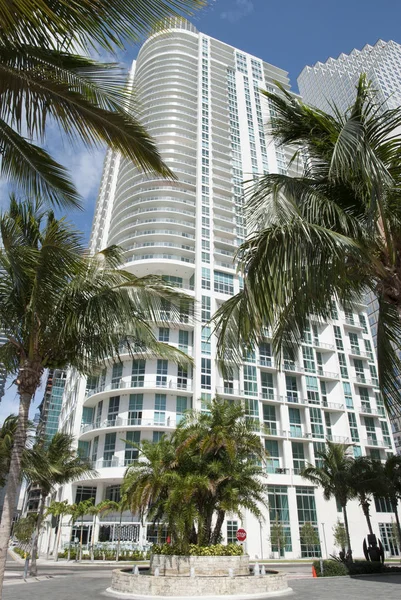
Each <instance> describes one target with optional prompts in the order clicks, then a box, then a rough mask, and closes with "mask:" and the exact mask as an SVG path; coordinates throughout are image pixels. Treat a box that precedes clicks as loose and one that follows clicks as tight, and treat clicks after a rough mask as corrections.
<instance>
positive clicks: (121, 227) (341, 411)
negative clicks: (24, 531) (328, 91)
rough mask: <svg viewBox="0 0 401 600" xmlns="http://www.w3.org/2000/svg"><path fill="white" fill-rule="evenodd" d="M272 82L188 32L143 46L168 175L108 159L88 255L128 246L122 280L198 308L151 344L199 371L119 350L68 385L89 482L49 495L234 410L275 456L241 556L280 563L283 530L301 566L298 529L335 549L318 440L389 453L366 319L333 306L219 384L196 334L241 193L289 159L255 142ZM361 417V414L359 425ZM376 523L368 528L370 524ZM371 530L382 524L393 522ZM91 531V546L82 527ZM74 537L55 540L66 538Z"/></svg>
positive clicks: (240, 55) (261, 70) (114, 486)
mask: <svg viewBox="0 0 401 600" xmlns="http://www.w3.org/2000/svg"><path fill="white" fill-rule="evenodd" d="M275 81H279V82H280V83H281V84H282V85H283V86H284V87H286V88H287V89H289V85H288V79H287V76H286V73H285V71H282V70H281V69H279V68H277V67H274V66H272V65H270V64H268V63H265V62H263V61H262V60H260V59H259V58H256V57H253V56H250V55H249V54H246V53H244V52H242V51H240V50H238V49H236V48H233V47H231V46H228V45H227V44H224V43H222V42H220V41H218V40H215V39H212V38H210V37H209V36H206V35H203V34H202V33H199V32H197V31H196V29H195V28H194V27H193V26H192V25H190V24H189V23H179V22H176V23H175V24H173V26H172V28H171V29H170V30H169V31H161V32H159V33H156V34H154V35H153V36H152V37H151V38H150V39H148V40H147V41H146V42H145V43H144V45H143V46H142V48H141V50H140V52H139V54H138V58H137V60H136V63H135V64H134V66H133V68H132V73H131V82H132V85H133V88H134V90H135V105H137V103H139V104H140V106H141V115H142V119H143V123H144V125H145V126H146V127H147V128H148V130H149V132H150V133H151V134H152V135H153V136H154V138H155V139H156V141H157V144H158V147H159V149H160V152H161V154H162V156H163V158H164V160H165V162H166V163H167V165H168V166H169V167H170V168H171V170H172V171H173V172H174V173H175V174H176V176H177V179H176V180H164V179H160V178H158V177H156V176H154V175H149V174H144V173H142V172H139V171H138V170H137V169H136V168H135V167H134V166H133V165H132V163H130V162H129V161H127V160H124V159H121V158H120V157H119V156H117V155H115V154H113V153H111V152H108V154H107V156H106V160H105V168H104V172H103V177H102V181H101V187H100V193H99V198H98V203H97V206H96V212H95V217H94V223H93V230H92V238H91V250H92V251H96V250H99V249H101V248H103V247H105V246H106V245H109V244H118V245H120V246H122V247H123V248H124V249H125V252H126V254H125V256H126V265H125V266H126V268H127V269H130V270H132V272H134V273H135V274H136V275H145V274H148V273H154V274H158V275H163V276H164V277H165V278H166V280H167V281H169V282H170V283H172V284H173V285H175V286H176V287H178V288H182V289H183V290H185V291H186V292H187V293H188V294H191V295H193V296H194V299H195V300H196V306H197V312H198V313H199V319H198V320H196V321H195V323H191V322H190V320H189V319H188V315H187V314H186V313H185V311H183V312H182V314H181V320H180V322H179V323H175V324H174V323H172V322H169V319H168V316H169V307H168V306H167V305H166V306H165V315H164V316H165V320H164V321H163V322H162V323H160V327H158V328H157V330H156V335H157V336H158V338H159V339H160V340H161V341H165V342H168V343H170V344H172V345H175V346H177V347H179V348H180V349H182V350H184V351H185V352H187V353H188V354H189V355H190V356H192V357H193V358H194V361H195V368H194V369H193V370H190V369H187V370H185V369H183V368H180V367H178V366H177V365H176V364H173V363H170V362H167V361H165V360H157V359H153V358H151V359H147V360H143V359H141V358H138V359H135V358H134V360H133V359H132V357H131V356H129V355H128V354H125V355H123V356H122V359H123V360H122V363H116V364H115V365H114V366H107V367H105V368H104V370H103V372H102V373H101V375H100V376H98V377H96V378H89V379H88V380H87V381H85V380H84V379H82V378H81V379H80V378H76V377H75V376H74V374H70V377H69V380H68V383H67V386H66V393H65V396H64V404H63V409H62V413H61V419H60V427H61V428H63V429H64V430H67V431H71V432H73V433H74V434H75V435H76V436H77V437H78V439H79V446H80V448H81V451H82V452H83V453H85V454H86V455H87V456H88V457H90V458H91V460H92V461H93V463H94V465H95V466H96V469H97V471H98V473H99V477H98V478H97V479H96V480H89V481H82V482H78V483H75V484H73V485H72V486H69V487H68V488H65V489H64V490H61V491H59V492H58V499H60V500H61V499H64V498H67V499H69V500H70V501H79V500H81V499H85V498H91V497H93V498H95V500H96V502H100V501H101V500H104V499H106V498H110V499H118V497H119V485H120V483H121V480H122V477H123V474H124V470H125V466H126V465H127V464H129V463H130V462H131V461H132V460H133V459H135V458H136V456H137V451H136V450H135V449H134V448H133V447H132V446H131V445H129V444H128V443H126V440H128V441H135V442H140V441H141V440H143V439H150V440H152V439H153V440H157V439H158V438H159V437H160V436H161V435H163V434H168V433H169V432H171V431H172V430H173V429H174V427H175V425H176V423H177V422H178V421H179V420H180V418H181V417H182V414H183V413H184V411H185V410H186V409H188V408H191V407H194V408H197V409H199V410H202V409H204V406H205V403H206V402H207V401H208V400H210V399H212V398H213V397H214V396H215V395H216V394H217V393H218V394H220V395H221V396H222V397H224V398H231V399H237V400H240V401H242V402H243V403H244V406H245V408H246V412H247V414H248V415H249V416H250V417H252V418H257V419H260V421H261V423H263V427H262V428H261V431H263V433H261V442H262V443H263V444H264V445H265V446H266V448H267V449H268V451H269V454H270V458H269V460H268V466H267V470H268V473H269V479H268V488H267V493H268V495H269V501H270V512H269V514H266V521H265V522H264V523H262V525H260V524H259V523H258V522H257V521H255V520H253V519H252V518H250V517H249V516H245V518H244V521H243V523H242V525H243V526H245V527H246V529H247V530H248V541H247V543H248V550H249V552H250V553H251V555H252V556H255V555H258V556H259V557H260V556H265V557H267V556H269V555H271V554H272V553H273V552H274V551H275V548H274V547H272V545H271V543H270V526H271V522H272V521H273V520H275V519H276V518H278V519H279V520H280V521H281V523H282V525H283V527H284V531H285V534H286V554H287V555H288V556H293V557H298V556H301V555H302V556H304V555H306V553H307V552H308V549H307V547H306V545H304V544H303V543H301V541H300V527H302V525H303V524H304V523H306V522H311V523H312V524H313V525H314V526H315V528H316V529H317V530H318V532H319V538H320V539H321V540H322V551H323V553H327V552H331V551H333V541H332V531H331V529H332V525H333V524H334V523H335V522H336V519H337V511H336V506H335V503H334V502H331V503H326V502H325V501H324V500H323V497H322V495H321V493H320V492H318V491H317V490H315V489H314V487H313V486H311V485H309V484H308V483H307V482H305V480H303V479H302V478H301V476H300V470H301V469H302V467H303V466H304V465H305V464H306V462H307V461H311V462H314V460H315V452H316V451H317V450H319V448H321V446H322V444H323V443H324V440H325V439H326V438H329V439H332V440H335V441H338V442H342V443H346V442H347V441H349V442H350V443H353V444H354V452H355V455H359V454H365V453H370V452H371V451H372V452H376V454H378V455H379V456H380V457H382V458H384V457H385V455H386V453H387V452H388V451H390V450H391V449H392V442H391V438H390V436H389V434H388V425H387V419H386V415H385V412H384V408H383V405H382V403H381V399H380V395H379V394H378V390H377V381H376V377H377V376H376V371H375V364H374V357H373V355H372V354H371V336H370V333H369V331H368V329H367V328H366V316H365V313H364V309H363V307H361V309H360V311H359V312H358V314H352V313H347V314H344V312H343V311H342V309H341V307H335V306H334V307H333V319H334V320H333V323H332V324H322V323H317V322H315V321H313V320H312V319H311V323H310V329H309V331H307V332H305V343H304V344H303V346H302V348H300V350H299V355H298V356H296V357H291V356H289V355H287V354H285V353H284V358H285V360H284V365H283V369H282V370H279V369H277V365H276V364H275V362H274V357H273V356H272V351H271V345H270V340H269V336H268V332H266V336H265V338H264V339H261V343H260V346H259V347H258V348H256V349H255V352H254V353H249V354H248V355H247V356H245V357H244V366H243V367H242V368H241V369H239V370H238V371H237V372H235V371H234V372H233V373H232V377H231V378H230V379H225V380H224V379H223V378H222V376H221V374H220V372H219V370H218V367H217V364H216V361H215V355H216V348H215V341H214V340H213V338H212V339H211V340H210V339H209V337H210V329H209V328H208V327H207V326H206V325H205V324H206V323H207V321H208V320H209V319H210V317H211V315H212V314H213V313H214V312H215V310H216V309H217V308H218V307H219V306H220V305H221V304H222V303H223V302H224V301H225V300H227V299H228V298H229V297H230V296H231V295H232V294H234V293H236V292H237V291H238V290H239V286H240V285H241V281H240V279H239V278H238V276H237V275H236V271H235V265H234V255H235V252H236V249H237V247H238V245H239V244H240V243H241V242H242V241H243V240H244V238H245V235H246V230H245V223H244V220H243V215H242V209H243V202H244V200H243V192H244V190H243V182H244V181H245V180H250V179H252V177H253V175H255V174H260V173H263V172H277V171H280V172H285V171H286V168H287V161H288V157H287V156H286V152H285V151H284V150H283V149H282V148H277V147H276V146H275V144H274V142H273V141H272V139H271V138H270V137H269V136H268V135H267V134H266V132H265V122H266V119H267V117H268V116H269V114H270V113H269V106H268V103H267V100H266V99H263V98H262V97H261V95H260V91H259V90H260V88H266V87H267V88H270V89H274V86H275V83H274V82H275ZM360 414H366V415H367V419H370V421H369V426H367V425H366V426H365V425H363V424H362V421H361V418H360ZM365 422H366V423H367V422H368V421H366V418H365ZM372 518H373V521H374V523H375V527H378V523H377V518H376V514H375V513H374V515H373V517H372ZM118 519H119V516H118V515H115V516H113V515H109V516H107V517H105V518H104V519H103V520H102V523H101V527H100V529H99V531H98V532H96V539H98V538H99V539H100V540H106V539H107V540H111V541H112V540H113V539H116V537H117V528H118V527H119V525H118ZM380 519H381V520H382V521H383V522H384V523H387V524H389V526H390V523H391V515H390V514H385V515H382V516H381V517H380ZM350 521H351V528H352V531H353V533H354V535H355V536H356V537H357V538H358V540H360V543H361V540H362V537H363V531H364V529H365V528H364V526H361V525H362V523H363V521H362V516H361V513H360V510H359V508H358V507H357V506H356V505H355V506H354V507H352V508H351V510H350ZM322 522H323V523H325V524H326V529H325V532H323V529H322V525H321V523H322ZM86 525H87V527H86V531H87V532H88V533H89V536H90V530H91V520H90V519H89V517H88V521H87V524H86ZM239 525H240V523H239V519H238V517H235V516H232V518H231V519H229V520H228V521H227V523H226V525H225V528H224V532H225V538H226V540H228V541H232V540H233V539H234V538H235V532H236V529H237V527H238V526H239ZM323 533H325V537H324V539H323ZM69 535H70V532H69V530H68V529H67V528H65V530H64V532H63V539H64V541H67V539H68V536H69ZM73 535H74V534H73ZM122 537H123V539H124V540H126V541H138V542H139V543H140V544H143V542H144V541H146V540H149V541H152V540H154V539H155V532H154V531H153V529H152V527H151V526H150V525H148V526H145V527H143V526H142V525H140V524H139V523H138V521H137V520H136V519H135V516H132V515H130V514H129V513H126V514H124V521H123V530H122Z"/></svg>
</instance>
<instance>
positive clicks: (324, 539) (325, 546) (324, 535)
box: [322, 523, 329, 558]
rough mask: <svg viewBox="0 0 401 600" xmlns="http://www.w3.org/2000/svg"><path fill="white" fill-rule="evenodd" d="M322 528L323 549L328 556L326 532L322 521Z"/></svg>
mask: <svg viewBox="0 0 401 600" xmlns="http://www.w3.org/2000/svg"><path fill="white" fill-rule="evenodd" d="M322 529H323V541H324V550H325V552H326V558H328V557H329V555H328V554H327V543H326V532H325V530H324V523H322Z"/></svg>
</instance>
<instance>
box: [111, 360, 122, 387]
mask: <svg viewBox="0 0 401 600" xmlns="http://www.w3.org/2000/svg"><path fill="white" fill-rule="evenodd" d="M122 374H123V365H122V364H121V363H115V364H114V365H113V371H112V374H111V389H113V390H115V389H117V388H119V387H121V386H120V383H121V378H122Z"/></svg>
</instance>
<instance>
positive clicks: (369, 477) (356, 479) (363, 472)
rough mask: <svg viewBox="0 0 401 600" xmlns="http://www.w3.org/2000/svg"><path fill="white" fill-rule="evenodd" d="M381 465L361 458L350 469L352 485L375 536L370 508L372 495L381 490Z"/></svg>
mask: <svg viewBox="0 0 401 600" xmlns="http://www.w3.org/2000/svg"><path fill="white" fill-rule="evenodd" d="M379 464H380V463H378V461H375V460H373V459H371V458H369V457H366V456H361V457H359V458H356V459H355V460H354V461H353V463H352V464H351V468H350V485H351V488H352V490H353V492H354V494H355V496H356V498H358V500H359V504H360V505H361V507H362V510H363V514H364V515H365V518H366V522H367V524H368V529H369V533H370V534H373V529H372V523H371V521H370V510H369V507H370V502H371V497H372V495H373V494H374V493H376V494H377V493H378V492H379V490H380V483H379V476H380V472H381V469H380V467H379Z"/></svg>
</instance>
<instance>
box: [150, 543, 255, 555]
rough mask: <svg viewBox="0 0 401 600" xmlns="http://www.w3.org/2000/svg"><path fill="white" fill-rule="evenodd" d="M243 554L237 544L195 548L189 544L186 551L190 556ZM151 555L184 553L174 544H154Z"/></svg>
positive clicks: (241, 548)
mask: <svg viewBox="0 0 401 600" xmlns="http://www.w3.org/2000/svg"><path fill="white" fill-rule="evenodd" d="M243 553H244V550H243V547H242V546H240V545H239V544H227V545H225V544H215V545H214V546H196V545H195V544H190V546H189V550H188V554H189V555H190V556H241V555H242V554H243ZM152 554H164V555H167V556H173V555H175V556H177V555H178V556H179V555H182V554H184V553H183V552H182V551H181V550H180V548H178V547H177V546H176V545H174V544H160V545H159V544H154V545H153V546H152ZM185 554H186V553H185Z"/></svg>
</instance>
